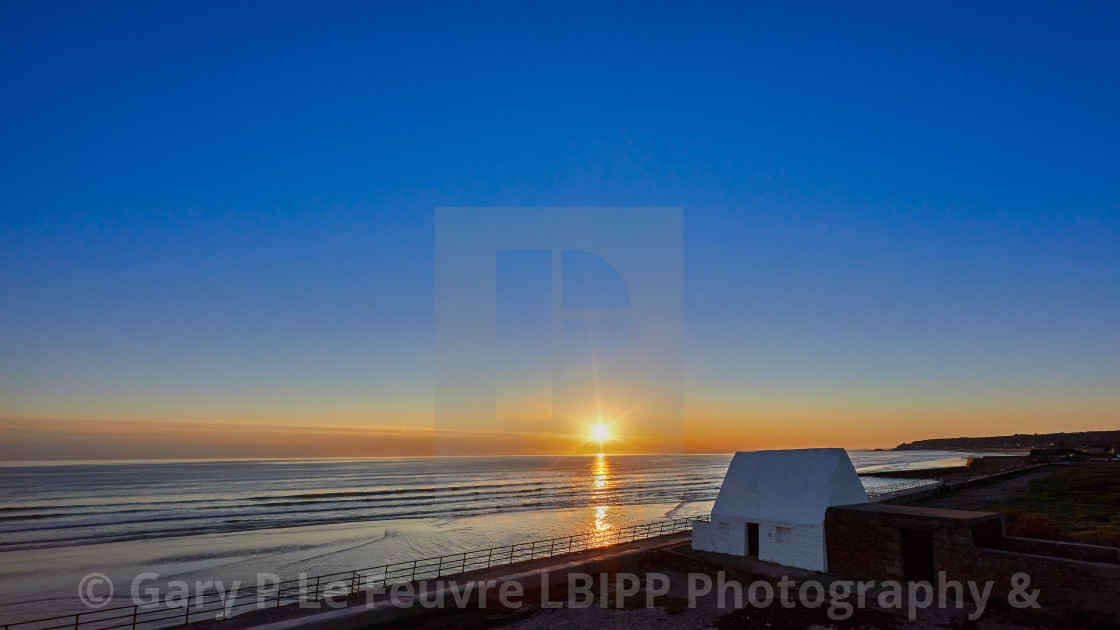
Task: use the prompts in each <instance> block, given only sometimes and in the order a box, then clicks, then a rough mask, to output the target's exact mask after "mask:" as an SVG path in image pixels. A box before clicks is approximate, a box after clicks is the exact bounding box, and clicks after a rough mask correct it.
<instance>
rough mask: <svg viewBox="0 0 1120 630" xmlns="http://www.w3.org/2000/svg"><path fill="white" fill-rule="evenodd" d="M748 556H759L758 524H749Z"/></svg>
mask: <svg viewBox="0 0 1120 630" xmlns="http://www.w3.org/2000/svg"><path fill="white" fill-rule="evenodd" d="M747 555H748V556H757V555H758V523H747Z"/></svg>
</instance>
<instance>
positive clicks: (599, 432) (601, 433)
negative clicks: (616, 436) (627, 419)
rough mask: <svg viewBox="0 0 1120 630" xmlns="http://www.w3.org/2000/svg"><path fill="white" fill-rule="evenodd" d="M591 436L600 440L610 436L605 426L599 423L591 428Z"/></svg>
mask: <svg viewBox="0 0 1120 630" xmlns="http://www.w3.org/2000/svg"><path fill="white" fill-rule="evenodd" d="M591 437H592V438H594V439H596V440H599V441H600V442H602V441H603V440H605V439H607V438H608V437H610V433H608V432H607V427H605V426H603V425H601V424H600V425H598V426H596V427H595V428H593V429H591Z"/></svg>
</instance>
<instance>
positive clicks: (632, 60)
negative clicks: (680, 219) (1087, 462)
mask: <svg viewBox="0 0 1120 630" xmlns="http://www.w3.org/2000/svg"><path fill="white" fill-rule="evenodd" d="M1117 41H1120V8H1118V7H1117V5H1116V4H1114V3H1107V2H1099V3H1083V4H1080V5H1075V6H1070V5H1068V4H1066V3H1056V2H1053V3H1038V2H1022V3H1010V2H1006V3H995V2H992V3H963V2H961V3H932V2H923V3H887V2H878V3H865V2H854V3H844V4H831V3H819V4H818V3H773V4H768V5H724V6H717V5H712V6H707V7H702V8H697V7H692V6H689V5H685V4H680V5H668V4H664V5H662V4H651V3H633V4H620V5H617V6H613V7H602V6H597V5H594V4H585V5H573V4H571V3H556V4H542V5H536V6H528V5H524V4H518V3H485V4H461V3H460V4H453V3H448V4H425V3H417V4H410V5H409V6H393V5H389V4H376V3H334V4H327V5H325V6H316V5H312V4H310V3H251V2H245V3H237V4H234V5H229V4H226V3H205V2H204V3H179V4H175V3H156V4H153V3H100V4H95V5H90V4H84V3H66V2H55V3H42V2H7V3H4V4H3V5H0V52H2V55H0V59H2V61H0V85H3V86H4V88H3V89H2V90H0V147H3V148H2V149H0V292H2V294H3V295H4V299H3V300H0V356H2V358H3V360H2V361H0V364H2V365H0V416H5V417H43V418H46V417H65V418H82V417H88V418H114V417H121V418H131V419H168V418H173V419H200V420H201V419H207V420H213V419H232V420H237V419H242V420H261V419H264V418H275V417H279V416H284V417H285V418H286V419H288V420H291V421H306V422H314V421H316V418H321V417H335V416H337V417H338V418H342V417H344V416H345V417H346V418H354V417H359V418H361V419H362V421H363V422H368V423H371V424H391V425H397V424H402V423H405V424H407V423H410V422H411V423H420V424H422V423H423V422H425V418H430V414H431V402H430V400H431V396H432V376H431V369H432V368H431V363H432V326H433V321H432V308H433V298H432V295H433V273H434V272H433V256H434V253H433V229H434V224H433V210H434V208H435V207H437V206H491V205H501V206H511V205H512V206H521V205H525V206H556V205H562V206H569V205H596V206H611V205H622V206H647V205H650V206H681V207H683V208H684V217H685V233H684V238H685V243H684V246H685V247H684V251H685V295H684V298H685V317H686V327H687V330H686V333H687V342H686V357H687V359H686V366H685V378H686V398H687V399H688V400H695V401H700V402H698V403H697V404H701V403H702V405H703V408H704V409H705V410H707V411H703V412H701V411H699V409H700V407H694V408H693V410H694V411H696V413H698V414H699V413H708V411H710V406H712V405H714V406H715V407H719V409H720V412H719V413H723V414H727V415H734V414H735V413H740V415H743V414H746V411H745V410H747V409H756V408H757V406H758V405H759V404H762V403H765V404H764V405H763V406H769V405H778V406H781V405H792V406H793V407H791V408H795V407H796V406H797V405H801V404H810V403H811V404H813V405H817V404H819V405H823V406H827V405H836V406H845V405H846V406H848V407H852V406H853V405H854V406H855V407H857V408H858V407H861V406H869V407H876V406H880V407H881V406H891V408H897V409H903V410H904V411H905V410H910V411H913V410H914V409H927V410H928V409H931V408H938V406H941V405H950V406H952V407H953V409H955V410H956V411H954V413H955V414H956V415H955V416H954V417H955V418H957V420H956V421H955V422H957V424H939V420H937V419H936V418H932V419H931V418H929V417H925V416H923V418H925V419H923V420H908V421H907V422H912V423H914V424H912V425H910V426H907V427H906V429H907V431H906V432H907V433H909V434H912V438H920V437H933V436H937V435H941V434H942V433H944V432H945V431H950V432H952V431H954V430H956V429H957V428H958V427H962V426H964V427H967V426H975V427H976V428H975V431H976V432H979V433H984V432H998V431H1000V430H1003V429H1005V428H1007V426H1008V425H1007V424H1006V423H1003V424H1000V423H997V422H994V421H993V422H992V423H990V424H984V423H985V422H986V420H984V419H985V418H988V416H987V415H985V414H986V413H988V412H990V411H991V410H992V409H993V408H1000V409H1005V410H1013V409H1019V408H1021V407H1023V406H1033V407H1034V408H1036V409H1042V410H1045V411H1046V414H1048V415H1047V416H1046V417H1047V418H1050V420H1047V421H1046V422H1049V423H1050V424H1051V425H1053V428H1055V429H1061V428H1066V427H1072V428H1100V425H1101V424H1102V423H1105V424H1107V423H1111V426H1112V427H1115V426H1116V424H1117V422H1116V419H1117V418H1118V415H1120V413H1118V412H1120V397H1118V396H1117V394H1115V392H1116V391H1120V387H1118V385H1120V352H1118V350H1120V325H1118V324H1117V322H1118V321H1120V183H1118V182H1120V150H1118V147H1120V125H1118V124H1117V122H1116V114H1115V113H1116V112H1117V111H1120V47H1117V46H1116V42H1117ZM262 401H270V402H267V403H266V402H262ZM689 409H690V408H689V406H688V404H686V415H688V413H689ZM962 409H963V410H965V411H963V412H962V411H961V410H962ZM969 409H972V410H974V412H969V411H967V410H969ZM736 410H739V411H736ZM752 413H754V412H752ZM962 413H963V414H964V415H961V414H962ZM969 413H974V414H975V415H974V416H969V415H968V414H969ZM748 415H749V414H748ZM902 415H903V416H906V414H905V413H903V414H902ZM751 417H757V416H751ZM907 417H909V416H907ZM969 418H972V419H971V420H970V419H969ZM758 421H760V422H765V421H766V420H765V418H761V419H759V420H758ZM1042 424H1044V421H1043V420H1041V419H1038V420H1037V423H1036V424H1035V425H1031V426H1033V427H1034V428H1035V429H1037V430H1041V429H1039V428H1038V427H1040V426H1042ZM883 439H886V438H883ZM891 439H893V434H892V438H891ZM887 441H889V440H887ZM875 445H880V444H878V443H876V444H875Z"/></svg>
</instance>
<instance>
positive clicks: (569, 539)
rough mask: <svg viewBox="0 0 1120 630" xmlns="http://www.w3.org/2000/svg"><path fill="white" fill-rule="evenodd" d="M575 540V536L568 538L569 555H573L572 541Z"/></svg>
mask: <svg viewBox="0 0 1120 630" xmlns="http://www.w3.org/2000/svg"><path fill="white" fill-rule="evenodd" d="M574 538H575V536H568V553H572V539H574Z"/></svg>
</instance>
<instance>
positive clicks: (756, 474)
mask: <svg viewBox="0 0 1120 630" xmlns="http://www.w3.org/2000/svg"><path fill="white" fill-rule="evenodd" d="M853 503H867V491H865V490H864V489H863V484H862V483H861V482H860V480H859V475H857V474H856V470H855V468H854V467H853V466H852V460H851V459H849V458H848V453H847V452H846V451H845V450H844V449H842V448H809V449H799V450H785V451H748V452H740V453H736V454H735V457H734V458H733V459H732V460H731V465H730V466H728V468H727V475H726V476H724V478H723V486H722V487H720V490H719V495H718V496H717V497H716V502H715V505H714V506H713V507H712V519H711V522H710V523H705V522H697V523H695V524H694V526H693V529H692V548H693V549H698V550H701V551H715V552H718V553H726V554H732V555H737V556H748V555H749V556H757V557H758V559H759V560H765V561H767V562H774V563H777V564H783V565H786V566H790V567H798V568H802V569H810V570H813V571H826V570H827V569H828V560H827V554H826V552H825V546H824V512H825V510H826V509H827V508H828V507H829V506H833V505H849V504H853Z"/></svg>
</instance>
